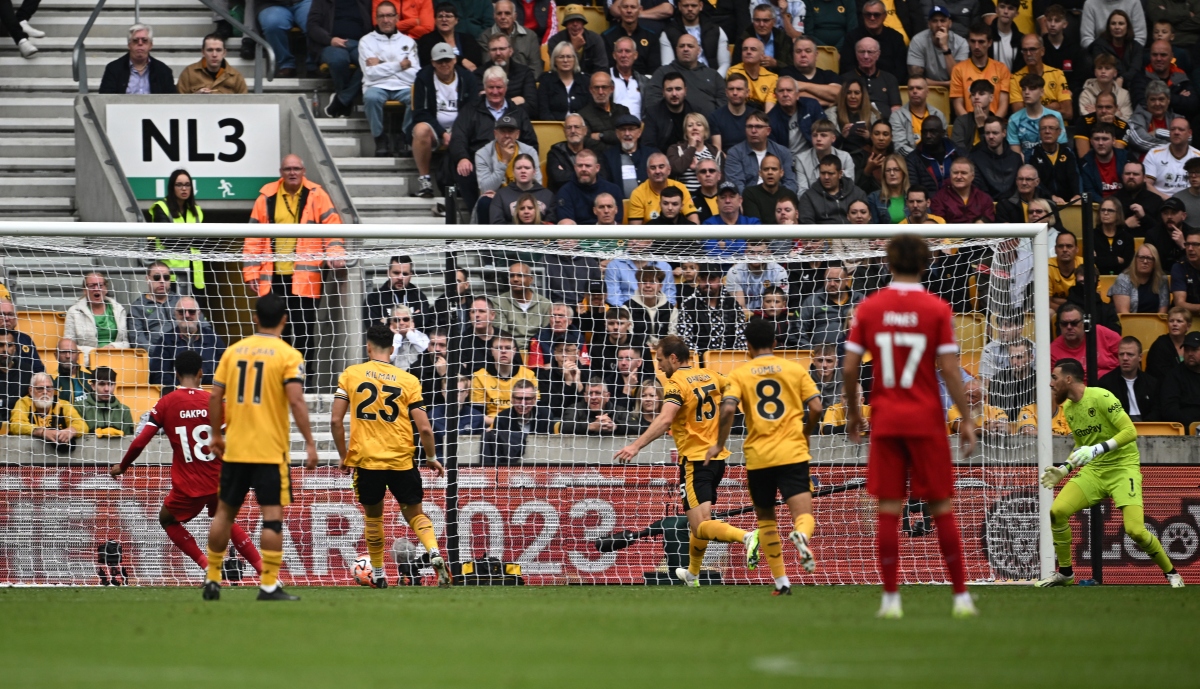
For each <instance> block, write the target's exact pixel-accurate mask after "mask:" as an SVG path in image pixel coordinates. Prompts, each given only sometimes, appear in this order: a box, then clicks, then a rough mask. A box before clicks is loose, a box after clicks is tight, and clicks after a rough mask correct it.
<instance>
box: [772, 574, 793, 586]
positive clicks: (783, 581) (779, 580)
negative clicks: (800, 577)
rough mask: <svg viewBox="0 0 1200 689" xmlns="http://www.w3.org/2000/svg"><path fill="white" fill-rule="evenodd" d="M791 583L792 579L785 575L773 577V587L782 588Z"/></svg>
mask: <svg viewBox="0 0 1200 689" xmlns="http://www.w3.org/2000/svg"><path fill="white" fill-rule="evenodd" d="M791 585H792V580H791V579H788V578H787V575H786V574H785V575H783V576H781V577H775V588H777V589H782V588H787V587H789V586H791Z"/></svg>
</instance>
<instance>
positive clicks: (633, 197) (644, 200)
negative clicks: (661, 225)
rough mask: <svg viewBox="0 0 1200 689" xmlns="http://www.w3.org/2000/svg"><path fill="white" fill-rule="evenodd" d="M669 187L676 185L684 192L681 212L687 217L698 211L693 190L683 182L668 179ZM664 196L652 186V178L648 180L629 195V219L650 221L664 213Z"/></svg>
mask: <svg viewBox="0 0 1200 689" xmlns="http://www.w3.org/2000/svg"><path fill="white" fill-rule="evenodd" d="M667 186H668V187H675V188H676V189H678V190H679V191H682V192H683V209H682V210H680V211H679V214H680V215H682V216H684V217H687V216H688V215H691V214H692V213H695V212H696V204H694V203H692V192H690V191H688V188H687V187H685V186H683V183H682V182H677V181H675V180H673V179H668V180H667ZM661 202H662V196H661V195H660V194H658V193H655V191H654V190H653V189H651V188H650V180H646V181H645V182H642V183H641V184H639V185H637V187H636V188H635V189H634V190H633V193H632V194H630V195H629V219H630V220H641V221H642V222H650V221H651V220H654V219H655V218H657V217H658V216H659V215H660V214H661V213H662V203H661Z"/></svg>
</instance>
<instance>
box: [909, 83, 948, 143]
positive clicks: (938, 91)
mask: <svg viewBox="0 0 1200 689" xmlns="http://www.w3.org/2000/svg"><path fill="white" fill-rule="evenodd" d="M900 102H902V103H907V102H908V87H907V86H901V87H900ZM926 102H927V103H928V104H929V105H931V106H933V107H935V108H937V109H938V110H940V111H942V114H943V115H945V116H946V117H948V118H950V119H951V120H953V119H954V110H953V108H951V107H950V91H949V90H947V89H946V87H945V86H930V87H929V96H928V97H927V98H926ZM946 124H947V126H949V124H950V123H949V122H947V123H946ZM946 133H947V134H949V133H950V131H949V129H947V131H946Z"/></svg>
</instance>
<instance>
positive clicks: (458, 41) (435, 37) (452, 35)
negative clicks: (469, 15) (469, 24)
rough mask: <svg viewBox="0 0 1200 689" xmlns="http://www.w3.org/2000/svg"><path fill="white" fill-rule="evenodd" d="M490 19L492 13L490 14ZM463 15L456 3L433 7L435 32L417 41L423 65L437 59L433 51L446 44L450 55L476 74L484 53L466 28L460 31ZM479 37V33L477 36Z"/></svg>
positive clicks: (443, 3)
mask: <svg viewBox="0 0 1200 689" xmlns="http://www.w3.org/2000/svg"><path fill="white" fill-rule="evenodd" d="M488 14H489V18H490V14H491V12H489V13H488ZM460 21H461V15H460V14H459V10H458V7H457V6H456V5H455V3H453V2H450V1H449V0H441V2H438V3H436V4H435V5H434V7H433V29H434V30H433V31H430V32H429V33H427V34H425V35H424V36H421V37H420V38H418V39H417V56H418V57H419V58H420V60H421V64H423V65H428V64H429V63H430V62H432V61H433V60H434V59H435V58H434V57H433V49H434V48H436V47H437V46H438V45H439V44H442V43H444V44H446V46H447V47H449V48H450V54H451V55H453V56H454V58H455V59H456V60H458V64H459V66H460V67H462V68H463V69H465V70H467V71H468V72H474V71H475V70H477V69H479V65H481V64H483V51H482V50H481V49H480V48H479V41H478V40H476V39H475V38H472V37H471V34H470V33H469V31H467V30H466V29H465V27H464V29H463V30H460V29H459V22H460ZM475 35H476V36H478V33H476V34H475Z"/></svg>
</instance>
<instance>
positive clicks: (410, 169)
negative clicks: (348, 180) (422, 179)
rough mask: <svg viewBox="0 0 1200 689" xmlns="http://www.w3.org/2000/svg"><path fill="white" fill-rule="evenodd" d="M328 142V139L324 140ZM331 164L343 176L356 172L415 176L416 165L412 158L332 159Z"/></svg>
mask: <svg viewBox="0 0 1200 689" xmlns="http://www.w3.org/2000/svg"><path fill="white" fill-rule="evenodd" d="M325 140H326V141H329V139H328V138H326V139H325ZM333 162H334V163H335V164H336V165H337V168H338V170H341V172H342V174H343V175H346V174H354V173H356V172H375V173H398V174H399V173H406V172H407V173H412V174H416V172H417V164H416V163H415V162H414V161H413V159H412V158H362V157H347V158H334V159H333Z"/></svg>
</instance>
